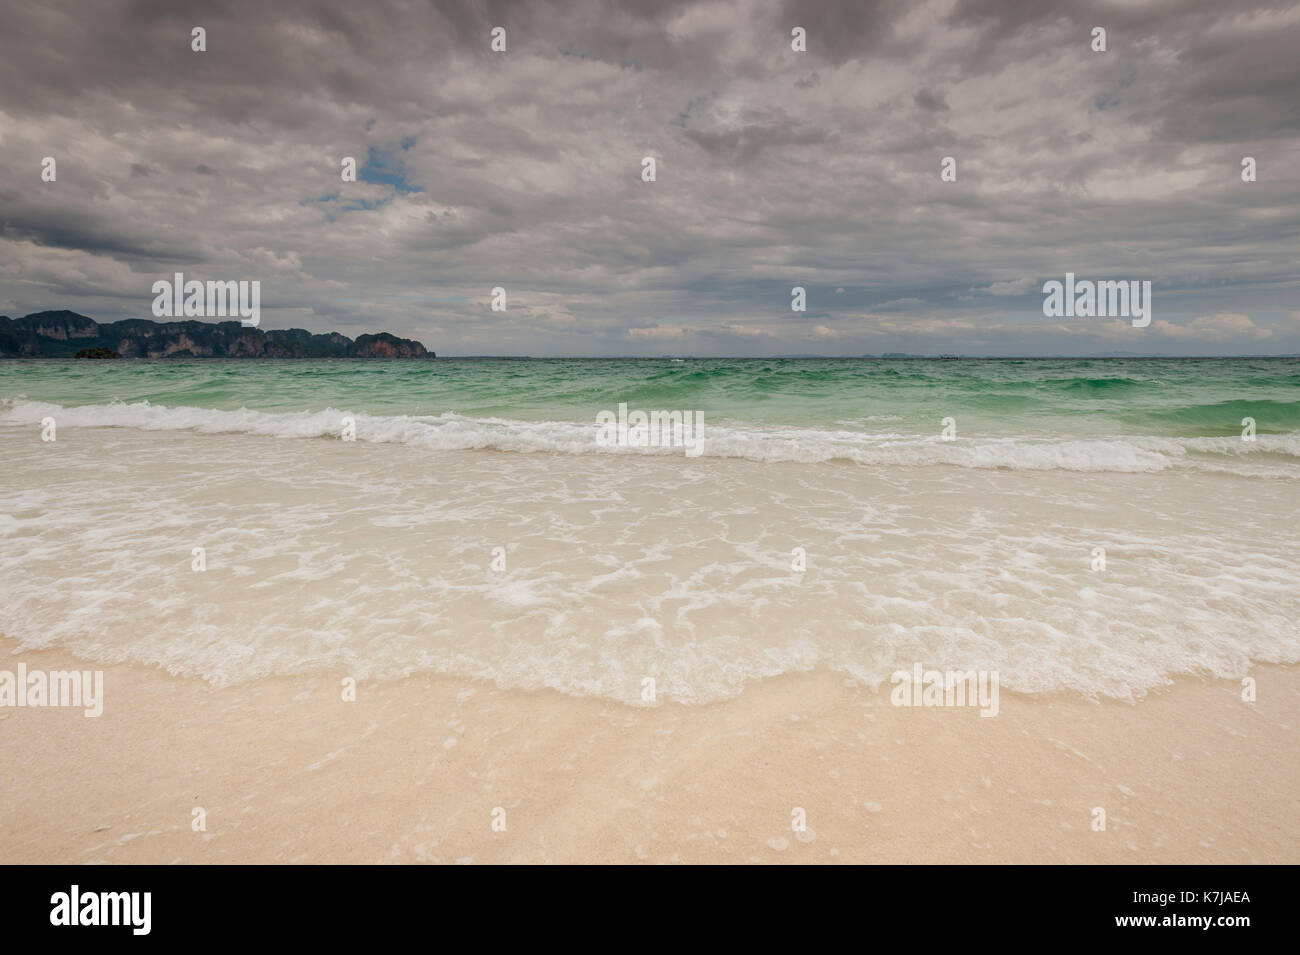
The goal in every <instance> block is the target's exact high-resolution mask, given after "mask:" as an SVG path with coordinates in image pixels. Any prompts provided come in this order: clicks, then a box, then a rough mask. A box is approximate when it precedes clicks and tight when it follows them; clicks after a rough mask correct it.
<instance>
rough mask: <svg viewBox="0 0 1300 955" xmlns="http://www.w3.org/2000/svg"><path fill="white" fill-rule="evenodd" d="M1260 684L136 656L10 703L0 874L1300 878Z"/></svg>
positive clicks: (1280, 731)
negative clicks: (91, 698)
mask: <svg viewBox="0 0 1300 955" xmlns="http://www.w3.org/2000/svg"><path fill="white" fill-rule="evenodd" d="M0 650H2V651H3V653H4V657H3V659H4V660H5V661H6V662H5V667H6V668H8V669H11V670H12V669H14V668H15V667H16V665H17V663H18V662H20V661H21V662H25V663H26V664H27V665H28V667H29V668H43V669H45V670H56V669H67V668H71V667H74V666H79V665H82V666H89V664H84V663H83V662H81V661H77V660H76V659H75V658H72V657H70V656H69V655H67V654H66V653H64V652H62V651H57V650H51V651H39V652H23V653H21V654H17V655H14V654H13V651H14V650H15V644H14V642H13V641H11V640H5V641H4V642H3V643H0ZM1253 674H1254V676H1255V678H1256V680H1257V693H1258V698H1257V701H1256V702H1254V703H1245V702H1243V701H1242V700H1241V689H1240V686H1239V684H1238V683H1236V682H1235V681H1231V680H1219V679H1206V680H1198V679H1194V678H1180V679H1178V680H1177V681H1176V682H1175V684H1174V685H1172V686H1170V687H1168V688H1166V689H1163V690H1157V691H1154V692H1152V693H1150V694H1149V695H1148V696H1147V697H1146V698H1145V699H1143V700H1141V701H1140V702H1138V703H1136V704H1130V703H1125V702H1119V701H1114V700H1105V701H1102V702H1090V701H1088V700H1085V699H1083V698H1080V697H1078V696H1074V695H1070V694H1052V695H1046V696H1027V695H1022V694H1015V693H1010V692H1006V691H1004V692H1003V694H1002V699H1001V707H1000V712H999V714H998V715H997V716H996V717H992V718H981V717H980V716H979V715H978V713H977V711H975V710H973V709H970V708H953V709H945V708H931V709H924V708H923V709H911V708H903V707H895V706H892V705H891V704H890V702H889V697H888V693H887V687H886V688H882V690H881V691H879V692H872V691H870V690H868V689H864V688H861V687H855V686H851V685H847V683H846V681H845V680H844V679H843V678H842V677H838V676H835V675H832V674H829V673H826V672H824V671H823V672H813V673H806V674H789V675H784V676H780V677H776V678H773V679H769V680H764V681H761V682H757V683H754V684H753V685H750V686H748V687H746V689H745V690H744V692H743V693H742V694H741V695H740V696H739V697H737V698H734V699H732V700H728V701H724V702H720V703H715V704H709V705H704V706H693V707H692V706H682V705H675V704H665V705H661V706H657V707H634V706H628V705H624V704H620V703H615V702H605V701H600V700H595V699H577V698H572V697H567V696H564V695H561V694H559V693H556V692H554V691H550V690H538V691H522V690H500V689H497V688H495V687H494V686H492V685H491V684H489V683H487V682H485V681H471V680H465V679H457V678H451V677H444V676H436V675H417V676H413V677H409V678H406V679H400V680H394V681H386V682H373V683H370V682H362V683H361V684H360V685H359V686H358V688H357V699H356V701H355V702H344V701H343V700H342V699H341V696H342V693H341V689H340V678H336V677H332V676H324V675H320V676H311V677H302V678H287V677H272V678H267V679H263V680H259V681H255V682H252V683H246V684H241V685H237V686H230V687H225V688H219V689H214V688H212V687H210V686H209V685H207V684H206V683H204V682H203V681H201V680H196V679H190V678H183V677H173V676H170V675H168V674H166V673H165V672H162V671H160V670H158V669H156V668H149V667H143V666H138V665H115V666H109V667H107V668H105V670H104V687H105V690H104V693H105V704H104V712H103V715H102V716H101V717H99V718H86V717H84V716H83V715H82V713H81V711H80V710H69V709H55V708H44V709H38V708H22V709H18V708H6V709H4V710H2V711H0V762H3V765H4V766H5V767H6V772H5V773H4V774H3V778H2V779H0V805H2V806H3V807H4V809H3V811H2V812H0V862H4V863H185V864H222V863H252V862H275V863H285V862H298V863H421V862H430V863H456V862H474V863H505V862H512V863H578V862H614V863H692V862H711V863H725V862H736V863H747V862H758V863H814V862H816V863H836V862H853V863H894V862H942V863H970V862H979V863H1012V862H1042V863H1295V862H1296V861H1297V860H1300V820H1298V819H1297V816H1296V813H1295V812H1294V808H1295V794H1296V791H1297V784H1298V783H1300V755H1298V754H1300V746H1297V727H1298V726H1300V679H1298V678H1297V677H1298V674H1297V672H1296V670H1295V668H1294V667H1278V666H1266V667H1259V668H1256V669H1255V670H1254V671H1253ZM195 807H201V808H202V809H204V810H205V812H206V831H194V829H193V828H192V823H193V818H194V816H193V810H194V809H195ZM498 807H499V808H501V809H504V810H505V816H504V821H505V831H494V830H493V826H492V823H493V812H494V810H496V809H498ZM796 807H798V808H802V809H804V810H805V811H806V815H807V831H805V832H803V833H796V832H794V831H793V829H792V818H793V817H792V812H793V810H794V809H795V808H796ZM1096 807H1102V808H1104V809H1105V810H1106V814H1107V820H1106V821H1107V825H1106V830H1105V831H1104V832H1101V831H1094V830H1093V827H1092V820H1093V814H1092V812H1093V809H1094V808H1096ZM498 815H499V814H498Z"/></svg>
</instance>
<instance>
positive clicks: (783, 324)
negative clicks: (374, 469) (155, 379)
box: [0, 0, 1300, 356]
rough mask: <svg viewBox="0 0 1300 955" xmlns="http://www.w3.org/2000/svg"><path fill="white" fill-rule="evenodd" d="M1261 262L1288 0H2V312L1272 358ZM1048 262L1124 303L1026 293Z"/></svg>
mask: <svg viewBox="0 0 1300 955" xmlns="http://www.w3.org/2000/svg"><path fill="white" fill-rule="evenodd" d="M497 26H500V27H503V28H505V30H506V46H507V49H506V52H504V53H497V52H493V51H492V50H491V48H490V44H491V32H492V29H493V27H497ZM1098 26H1100V27H1104V28H1105V29H1106V31H1107V36H1106V41H1107V51H1106V52H1104V53H1097V52H1093V50H1092V49H1091V44H1092V30H1093V28H1094V27H1098ZM194 27H203V28H204V29H205V30H206V43H207V51H206V52H194V51H193V50H192V49H191V31H192V29H193V28H194ZM795 27H802V28H803V29H804V30H805V31H806V34H807V51H806V52H795V51H794V50H792V49H791V31H792V30H793V29H794V28H795ZM46 156H52V157H55V159H56V162H57V181H55V182H42V180H41V162H42V159H43V158H44V157H46ZM347 156H351V157H355V158H356V160H357V165H358V167H359V176H358V179H359V181H357V182H344V181H342V176H341V170H342V166H341V162H342V159H343V157H347ZM646 156H650V157H654V158H655V160H656V165H657V169H656V174H657V179H656V181H654V182H644V181H642V159H643V157H646ZM945 156H951V157H953V158H954V159H955V160H956V164H957V181H956V182H943V181H941V179H940V166H941V162H942V160H943V157H945ZM1245 156H1251V157H1254V158H1255V160H1256V162H1257V170H1258V172H1257V176H1258V181H1256V182H1253V183H1244V182H1243V181H1242V177H1241V162H1242V158H1243V157H1245ZM1298 263H1300V4H1297V3H1295V2H1291V3H1285V2H1279V3H1269V2H1255V0H1232V2H1225V0H1188V2H1176V3H1175V2H1166V0H1146V2H1142V0H1126V2H1123V3H1118V2H1116V3H1088V2H1075V0H1070V2H1065V0H975V2H961V0H938V2H914V0H898V2H865V0H826V2H810V0H805V2H802V3H796V2H791V3H784V4H783V3H779V2H731V0H727V2H680V3H674V2H667V0H634V2H627V3H614V2H597V0H566V2H560V3H547V2H540V0H527V2H518V3H516V2H486V3H470V2H461V3H456V2H443V0H437V2H417V0H365V2H348V3H344V2H336V0H321V2H316V3H305V2H304V3H268V2H266V0H253V2H242V0H231V2H220V0H208V2H189V0H140V2H124V0H101V2H96V3H86V2H85V0H30V2H28V0H6V2H5V4H4V12H3V23H2V25H0V314H5V315H10V316H19V315H24V314H27V313H29V312H32V311H38V310H42V309H47V308H68V309H73V310H75V311H78V312H82V313H84V314H87V315H90V316H91V317H93V318H96V319H99V320H101V321H111V320H116V319H119V318H147V317H151V312H150V305H151V302H152V298H153V296H152V293H151V286H152V284H153V282H154V281H156V280H157V279H159V278H163V277H170V276H171V274H172V273H174V272H176V271H181V272H184V273H185V275H186V277H187V278H197V279H200V280H207V279H223V280H229V279H247V280H253V279H257V280H260V281H261V283H262V309H263V311H262V327H263V328H287V327H301V328H307V329H311V330H312V331H328V330H338V331H342V332H344V333H345V334H349V335H357V334H360V333H363V332H374V331H379V330H387V331H391V332H394V333H395V334H399V335H403V336H410V337H414V338H418V339H419V340H421V341H423V342H424V343H425V344H426V345H428V346H429V347H430V348H433V349H435V350H436V351H437V352H438V353H439V354H440V355H478V354H528V355H535V356H542V355H662V354H681V355H772V354H803V353H815V354H828V355H858V354H865V353H871V354H880V353H884V352H918V353H938V352H960V353H964V354H1016V355H1021V354H1064V355H1071V354H1093V353H1105V352H1138V353H1160V354H1281V353H1296V352H1300V292H1298V289H1300V272H1298V269H1297V264H1298ZM1067 271H1068V272H1074V273H1075V274H1076V275H1077V276H1079V277H1080V278H1093V279H1112V280H1118V279H1139V280H1141V279H1146V280H1150V281H1151V282H1152V283H1153V285H1154V315H1153V321H1152V323H1151V325H1150V327H1148V328H1133V327H1132V326H1131V324H1130V323H1129V321H1128V320H1127V319H1123V318H1113V319H1106V318H1060V319H1057V318H1047V317H1044V315H1043V309H1042V304H1043V293H1042V285H1043V282H1044V281H1046V280H1049V279H1053V278H1055V279H1061V278H1063V277H1064V275H1065V273H1066V272H1067ZM796 285H798V286H803V287H805V288H806V289H807V311H805V312H793V311H792V310H791V307H790V305H791V288H792V287H793V286H796ZM495 286H501V287H503V288H505V289H506V294H507V309H506V311H505V312H494V311H492V310H491V309H490V298H491V290H492V289H493V287H495Z"/></svg>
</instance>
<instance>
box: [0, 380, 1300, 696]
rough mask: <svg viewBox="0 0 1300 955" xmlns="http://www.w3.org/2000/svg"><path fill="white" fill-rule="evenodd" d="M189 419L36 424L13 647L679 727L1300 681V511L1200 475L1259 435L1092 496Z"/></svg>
mask: <svg viewBox="0 0 1300 955" xmlns="http://www.w3.org/2000/svg"><path fill="white" fill-rule="evenodd" d="M52 410H53V412H54V414H55V415H56V417H57V418H58V420H59V423H60V432H59V440H58V442H57V443H55V444H44V443H42V442H41V441H40V440H39V429H34V428H31V427H30V425H31V424H32V423H33V420H35V421H37V422H38V421H39V418H40V417H42V416H44V415H45V414H48V413H50V412H51V411H52ZM180 410H181V409H177V411H180ZM186 414H191V416H190V417H189V418H188V420H189V421H190V422H191V426H190V427H189V428H186V429H180V430H177V425H176V422H177V421H178V420H181V418H180V417H178V416H177V415H176V413H175V412H172V411H168V410H163V409H151V408H149V407H148V406H143V405H131V406H105V407H100V408H94V409H53V408H52V406H42V405H37V404H35V403H26V404H25V405H24V406H21V407H17V408H9V409H6V410H5V412H4V414H3V420H0V441H2V442H3V447H4V449H5V452H6V460H5V466H4V469H3V472H0V633H4V634H5V635H6V636H9V637H15V638H18V639H19V640H21V641H23V643H24V644H25V645H27V646H30V647H42V646H46V647H48V646H57V647H61V648H63V649H65V650H66V651H68V652H71V653H76V654H80V655H84V656H86V657H88V658H91V659H94V660H98V661H104V662H111V661H116V660H130V661H136V662H144V663H149V664H155V665H159V666H162V667H165V668H167V669H168V670H170V671H172V672H176V673H184V674H189V675H194V676H199V677H203V678H205V679H208V680H211V681H213V682H215V683H228V682H239V681H245V680H250V679H256V678H258V677H262V676H266V675H271V674H293V673H299V672H306V671H313V670H314V671H319V670H326V671H331V672H337V673H341V674H347V675H351V676H355V677H358V678H363V679H367V678H369V679H379V678H389V677H397V676H400V675H403V674H408V673H414V672H420V671H433V672H445V673H454V674H458V675H461V676H471V677H481V678H485V679H490V680H493V681H495V682H496V683H498V684H500V685H503V686H515V687H528V688H539V687H549V688H553V689H556V690H560V691H561V692H565V693H572V694H580V695H599V696H603V697H608V698H612V699H618V700H624V701H627V702H630V703H637V702H639V701H640V699H641V685H642V684H641V681H642V680H643V679H644V678H645V677H647V676H649V677H653V678H654V679H655V680H656V684H657V692H658V695H659V698H660V699H661V700H669V701H680V702H688V703H699V702H706V701H710V700H717V699H723V698H726V697H729V696H732V695H735V694H736V693H739V692H740V691H741V690H742V688H743V687H744V686H745V684H746V683H747V682H749V681H752V680H755V679H760V678H763V677H768V676H774V675H777V674H781V673H787V672H792V671H800V670H807V669H811V668H814V667H827V668H830V669H832V670H834V671H837V672H839V673H842V674H844V675H845V676H848V677H852V678H854V679H856V680H859V681H861V682H863V683H865V684H868V685H873V686H875V685H880V684H881V683H882V681H887V680H888V679H889V674H890V673H892V672H893V671H894V670H896V669H899V668H907V667H910V666H911V665H912V663H913V662H916V661H920V662H923V663H925V664H926V665H927V666H936V667H939V668H941V669H942V668H953V669H977V670H997V671H998V672H999V673H1000V674H1001V683H1002V686H1003V687H1004V688H1005V689H1008V690H1015V691H1021V692H1029V693H1036V692H1054V691H1062V690H1067V691H1076V692H1081V693H1088V694H1105V695H1111V696H1116V697H1121V698H1133V697H1135V696H1139V695H1141V694H1142V693H1144V692H1146V691H1148V690H1150V689H1151V688H1153V687H1158V686H1160V685H1162V684H1164V683H1167V682H1168V681H1169V680H1170V679H1171V678H1172V677H1173V676H1175V675H1177V674H1180V673H1199V674H1212V675H1217V676H1221V677H1240V676H1242V675H1244V674H1245V673H1247V672H1249V669H1250V667H1251V665H1252V663H1253V662H1296V661H1297V660H1300V631H1297V626H1296V621H1297V618H1298V617H1300V614H1298V613H1297V607H1298V602H1297V598H1296V595H1295V586H1294V585H1295V581H1296V580H1297V579H1300V552H1297V550H1296V548H1295V547H1294V531H1293V527H1294V520H1295V517H1296V506H1297V499H1296V496H1295V489H1294V484H1293V483H1292V482H1290V481H1286V480H1269V481H1256V482H1254V483H1252V484H1251V485H1249V486H1248V487H1245V488H1244V489H1243V487H1242V483H1241V479H1240V478H1239V477H1234V478H1232V480H1231V481H1227V480H1225V478H1224V477H1223V476H1222V475H1220V474H1217V473H1215V472H1213V471H1211V470H1202V471H1193V472H1188V471H1183V470H1175V469H1174V465H1175V464H1179V463H1181V462H1182V461H1185V460H1186V459H1188V458H1191V457H1192V456H1194V455H1198V454H1208V455H1209V456H1213V457H1214V458H1215V460H1218V461H1220V462H1221V463H1222V464H1223V465H1224V466H1225V467H1229V466H1231V467H1236V466H1237V465H1238V464H1239V463H1240V462H1239V461H1238V460H1237V457H1238V456H1239V455H1242V454H1243V452H1239V451H1237V450H1236V445H1235V444H1232V443H1231V441H1230V439H1197V440H1202V441H1203V440H1211V441H1216V442H1217V441H1224V442H1228V443H1227V444H1225V445H1224V446H1223V447H1222V448H1221V449H1219V448H1217V446H1211V448H1210V449H1209V450H1208V451H1206V450H1200V449H1196V448H1189V447H1187V446H1186V442H1180V441H1169V442H1168V446H1163V445H1161V444H1160V443H1153V444H1151V445H1150V446H1147V447H1137V448H1135V449H1134V450H1133V451H1132V452H1131V453H1132V454H1138V453H1141V454H1149V455H1160V456H1162V457H1164V458H1166V459H1167V460H1168V461H1169V462H1171V463H1170V464H1166V465H1165V466H1164V467H1163V469H1161V468H1156V469H1153V470H1152V471H1150V472H1143V473H1124V472H1119V471H1116V473H1111V474H1105V475H1096V476H1095V477H1094V478H1093V479H1091V480H1086V481H1081V480H1080V479H1079V477H1078V475H1077V474H1075V473H1070V472H1068V471H1056V470H1037V471H1025V470H1015V471H1002V472H998V471H993V470H989V469H988V466H979V465H976V466H972V467H964V468H955V469H954V468H949V469H942V468H928V469H917V468H891V467H878V468H877V467H873V468H851V467H850V468H846V467H839V466H835V465H829V464H818V463H813V464H807V465H804V464H799V463H794V460H793V459H792V458H791V455H790V453H789V450H788V449H785V448H782V447H777V448H776V449H775V451H774V452H772V453H774V454H775V455H776V458H775V463H772V464H769V465H762V466H759V465H756V464H754V463H753V462H751V461H748V460H743V459H741V458H738V457H730V458H728V457H721V458H715V459H713V460H712V461H702V460H700V459H694V460H688V459H685V458H683V457H681V456H680V455H678V456H664V455H652V456H647V457H645V458H640V459H637V460H636V462H635V464H636V466H635V467H629V466H628V464H629V460H628V459H627V458H626V457H623V456H621V455H623V454H626V453H630V452H614V453H611V452H609V451H606V450H600V449H597V448H596V447H595V446H594V442H592V445H591V446H590V447H584V449H583V453H573V454H560V455H555V454H551V455H548V454H520V455H515V456H512V457H509V458H507V457H506V456H504V455H500V454H480V453H475V452H473V451H462V450H449V451H447V453H444V454H439V455H436V456H431V455H428V454H425V453H422V452H423V451H424V449H427V448H436V447H442V445H439V444H436V443H435V442H439V441H442V442H447V441H449V440H450V439H451V438H453V437H454V436H456V435H460V437H459V438H458V439H456V440H460V441H462V442H464V441H465V440H466V439H465V435H466V434H467V433H473V434H475V435H477V436H478V437H477V438H476V439H475V441H477V440H479V439H480V438H482V437H483V436H484V434H485V433H488V432H491V428H492V427H493V426H488V427H485V426H483V424H482V423H481V422H478V421H475V420H474V419H466V418H460V419H454V418H445V417H441V418H432V419H428V420H425V419H409V418H408V419H386V418H374V419H367V418H365V416H358V437H359V440H361V441H364V440H366V438H367V434H369V435H370V436H371V439H374V438H375V436H376V435H378V434H379V433H380V432H381V430H382V426H384V425H388V426H391V428H392V429H393V431H392V436H389V437H388V438H387V439H386V440H391V441H394V442H396V443H395V444H393V445H392V446H391V447H390V448H389V451H391V453H381V452H384V448H382V447H380V446H374V445H372V446H366V445H364V444H344V443H342V442H337V441H327V440H318V441H310V440H304V441H276V440H267V439H266V438H265V437H263V435H282V434H291V435H293V436H303V437H310V436H318V435H330V434H335V433H336V432H335V427H336V421H337V418H338V417H339V415H340V412H320V413H317V414H314V415H305V414H302V415H268V414H258V413H254V412H228V413H225V414H224V415H223V414H221V413H217V414H215V415H214V414H213V413H211V412H197V411H196V409H191V410H190V412H186ZM508 424H511V425H512V426H513V424H517V423H508ZM113 425H115V426H117V427H118V428H119V429H120V430H110V427H106V426H113ZM151 425H152V428H150V426H151ZM569 427H575V426H569ZM79 429H81V430H79ZM200 432H201V433H200ZM213 432H224V433H213ZM561 433H564V432H563V431H562V429H557V428H554V426H553V425H550V424H539V425H537V426H536V428H534V429H532V430H530V429H528V428H523V427H520V428H518V429H516V430H510V429H509V428H503V429H502V430H501V432H500V434H504V435H507V436H513V440H521V439H520V438H519V435H534V436H537V435H540V436H543V437H545V441H544V442H543V443H541V445H540V446H539V447H538V448H530V449H536V450H556V449H555V447H553V445H554V443H555V438H556V435H557V434H561ZM500 434H498V436H497V438H496V439H495V440H497V441H498V443H497V444H495V445H494V444H492V443H490V442H489V443H488V444H486V445H481V444H478V443H474V442H469V443H468V444H467V447H470V448H476V447H480V446H487V447H499V446H500V441H501V438H500ZM817 434H819V433H817V432H808V433H807V434H800V433H792V432H791V433H789V435H790V436H789V437H788V438H787V440H789V441H792V442H795V443H796V444H798V443H799V442H805V443H808V442H811V441H812V440H813V438H814V437H815V436H816V435H817ZM399 435H400V437H394V436H399ZM810 435H811V436H812V437H810ZM767 437H770V435H769V434H767V433H764V440H765V439H766V438H767ZM572 439H573V440H578V438H577V436H576V435H574V436H573V438H572ZM751 440H752V441H754V442H755V443H758V442H759V439H758V438H751ZM880 440H881V441H882V442H885V443H887V444H893V445H896V446H898V447H902V448H904V449H911V450H912V452H914V453H919V451H921V450H935V451H937V452H939V453H951V448H952V446H951V445H939V444H937V443H936V444H935V445H934V446H933V448H932V447H931V446H930V445H926V444H923V443H920V442H918V441H916V439H909V438H906V437H904V436H901V435H900V436H895V437H891V438H883V439H880ZM966 440H968V439H965V438H963V439H960V441H959V442H956V444H960V443H961V441H966ZM842 441H843V442H848V441H849V438H844V439H842ZM909 441H910V442H912V443H910V444H909V443H908V442H909ZM546 442H550V443H549V444H548V443H546ZM451 447H453V448H454V447H456V445H455V444H454V441H453V442H452V444H451ZM988 447H989V448H990V449H993V448H997V447H998V446H997V445H995V444H994V443H992V442H990V443H989V444H988ZM769 450H771V449H769ZM989 453H990V454H991V453H993V452H992V451H990V452H989ZM998 453H1002V454H1010V453H1011V451H1010V450H1009V449H1008V448H1000V449H999V450H998ZM1060 453H1065V452H1060V451H1059V449H1058V455H1059V454H1060ZM782 455H784V458H783V457H782ZM1245 455H1246V456H1247V457H1248V456H1249V453H1248V452H1247V453H1245ZM1052 460H1061V458H1060V457H1059V456H1058V458H1056V459H1052ZM1125 460H1130V459H1125ZM954 463H957V462H954ZM1288 466H1289V467H1290V468H1291V469H1292V473H1294V467H1295V466H1294V463H1291V464H1289V465H1288ZM1243 490H1244V493H1243ZM194 546H203V547H205V548H206V553H207V567H208V569H207V570H206V571H205V572H203V573H196V572H193V571H191V569H190V561H191V548H192V547H194ZM498 546H500V547H504V548H506V550H507V569H506V570H505V571H501V572H498V571H494V570H493V569H492V567H491V561H492V551H493V548H495V547H498ZM796 546H798V547H803V548H805V549H806V551H807V558H808V559H807V569H806V571H805V572H803V573H793V572H792V571H791V566H790V564H791V550H792V548H794V547H796ZM1096 546H1104V547H1105V548H1106V549H1107V556H1108V568H1107V570H1106V571H1105V572H1102V573H1098V572H1094V571H1092V570H1091V569H1090V566H1089V561H1090V559H1091V552H1092V548H1094V547H1096Z"/></svg>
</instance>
